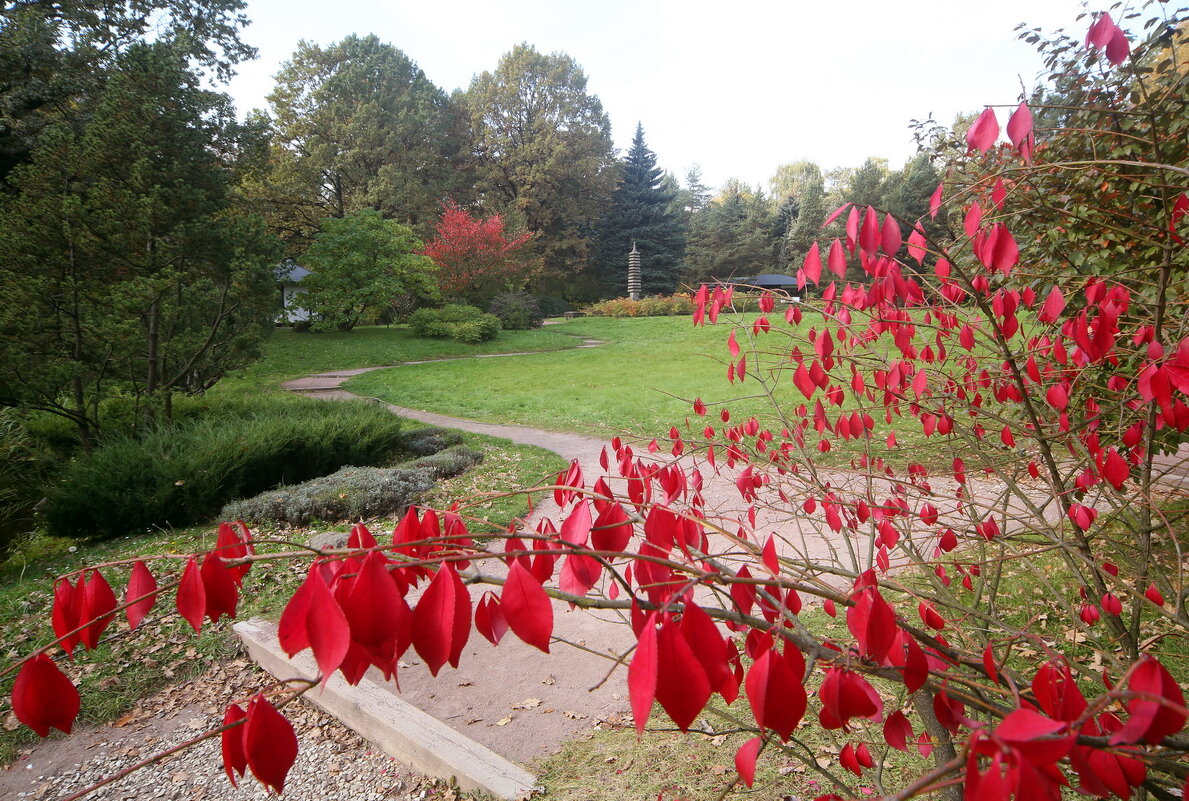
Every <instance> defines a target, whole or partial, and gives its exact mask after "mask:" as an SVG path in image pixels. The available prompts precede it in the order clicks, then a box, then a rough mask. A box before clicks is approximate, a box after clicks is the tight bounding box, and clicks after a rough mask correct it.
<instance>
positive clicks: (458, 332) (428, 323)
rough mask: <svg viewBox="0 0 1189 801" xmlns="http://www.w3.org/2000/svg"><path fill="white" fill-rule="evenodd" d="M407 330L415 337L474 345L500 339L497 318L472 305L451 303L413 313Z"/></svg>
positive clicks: (498, 320)
mask: <svg viewBox="0 0 1189 801" xmlns="http://www.w3.org/2000/svg"><path fill="white" fill-rule="evenodd" d="M409 329H410V330H411V331H412V332H413V335H414V336H418V337H424V338H427V339H454V340H457V341H459V342H466V343H469V344H474V343H476V342H483V341H485V340H488V339H495V338H496V337H497V336H499V333H500V319H499V318H498V317H496V316H495V315H493V314H485V313H484V312H482V311H480V310H479V309H476V308H475V307H474V306H462V305H459V304H450V305H448V306H443V307H442V308H440V309H418V310H417V311H415V312H413V313H412V314H410V315H409Z"/></svg>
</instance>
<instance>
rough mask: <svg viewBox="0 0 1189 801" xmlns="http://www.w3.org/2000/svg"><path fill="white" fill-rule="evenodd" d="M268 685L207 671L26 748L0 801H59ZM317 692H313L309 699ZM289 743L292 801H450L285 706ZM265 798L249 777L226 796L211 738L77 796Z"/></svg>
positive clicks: (4, 782) (319, 717) (241, 668)
mask: <svg viewBox="0 0 1189 801" xmlns="http://www.w3.org/2000/svg"><path fill="white" fill-rule="evenodd" d="M266 682H267V677H266V676H265V675H264V674H262V673H261V672H260V671H258V670H257V669H256V668H255V667H254V666H252V665H250V664H249V663H248V662H247V661H246V660H243V659H237V660H235V661H234V662H232V663H229V664H228V665H226V666H215V667H213V668H211V669H210V670H209V671H207V673H206V674H204V675H203V676H201V677H199V678H198V679H196V680H194V681H191V682H186V683H184V684H180V685H176V686H174V687H170V688H168V689H167V690H165V691H164V692H162V693H159V694H158V695H156V696H153V697H152V698H149V699H145V701H144V703H143V708H140V709H137V710H134V712H133V713H131V715H130V716H126V718H125V719H121V721H117V722H116V723H115V724H113V725H107V726H87V727H82V729H80V730H79V731H77V732H76V733H75V735H73V736H72V737H67V738H60V739H53V740H49V741H46V742H44V743H41V744H38V745H37V746H35V747H33V748H32V749H31V750H30V751H29V752H28V753H27V754H24V755H22V758H21V759H19V760H17V761H16V762H14V763H13V764H12V765H11V766H10V767H9V768H8V769H7V770H0V797H2V798H5V799H38V800H40V799H61V798H66V797H68V796H70V795H71V794H73V793H76V792H78V791H79V790H82V789H84V788H86V787H88V786H90V785H92V784H94V783H95V782H97V781H99V780H100V779H102V778H105V777H108V776H111V775H113V774H114V773H116V772H118V771H120V770H121V769H123V768H125V767H127V766H129V765H132V764H135V763H137V762H139V761H141V760H143V759H145V758H146V757H149V756H151V755H153V754H156V753H160V752H162V751H165V750H168V749H169V748H170V747H172V746H174V745H177V744H180V743H183V742H186V741H187V740H191V739H193V738H195V737H197V736H199V735H201V734H202V733H203V732H206V731H209V730H211V729H214V728H218V726H219V725H220V723H221V721H222V717H223V710H224V709H225V707H226V704H227V703H229V702H230V701H236V700H238V701H241V702H242V701H244V700H245V699H246V696H250V694H251V692H252V689H253V688H255V687H261V686H264V685H265V683H266ZM315 692H316V690H315ZM284 714H285V716H286V717H287V718H288V719H289V720H290V722H292V723H293V726H294V729H295V731H296V732H297V735H298V743H299V750H298V756H297V762H296V763H295V764H294V766H293V768H292V770H291V771H290V772H289V776H288V778H287V780H286V783H285V791H284V794H283V796H282V797H283V798H285V799H290V800H291V801H338V800H339V799H341V800H342V801H423V800H425V799H453V798H458V795H457V794H456V792H455V791H454V790H452V789H451V788H449V787H447V786H445V785H444V784H442V783H441V782H434V781H433V780H430V779H427V778H426V777H424V776H421V775H419V774H417V773H415V772H413V771H411V770H410V769H408V768H407V767H405V766H403V765H402V764H401V763H399V762H397V761H396V760H394V759H392V758H391V757H389V756H387V755H386V754H383V753H381V752H378V751H377V750H375V748H374V746H372V745H371V744H370V743H368V742H367V741H365V740H363V739H362V738H360V737H359V736H358V735H356V734H355V733H354V732H351V731H350V730H348V729H346V728H345V727H344V726H343V725H342V724H340V723H339V722H338V721H336V720H334V719H333V718H331V717H329V716H328V715H326V714H325V713H323V712H321V711H320V710H318V709H317V708H315V707H314V706H312V705H311V704H307V703H305V702H304V701H298V702H295V703H293V704H290V705H289V706H287V707H286V708H285V710H284ZM268 795H269V792H268V791H267V790H266V789H265V788H264V786H263V785H261V784H260V783H258V782H257V781H256V780H255V779H254V778H253V777H252V775H251V773H250V772H249V773H248V774H247V775H245V776H244V777H243V778H241V779H239V787H238V788H236V787H232V785H231V783H230V781H228V779H227V776H226V774H225V773H224V772H223V760H222V756H221V753H220V749H219V740H218V738H217V737H216V738H214V739H211V740H208V741H205V742H203V743H200V744H198V745H196V746H194V747H192V748H189V749H186V750H184V751H182V752H179V753H178V754H177V755H174V756H171V757H168V758H166V759H165V760H164V761H162V762H159V763H156V764H154V765H151V766H149V767H145V768H142V769H140V770H138V771H136V772H134V773H131V774H130V775H128V776H126V777H124V778H122V779H120V780H118V781H117V782H115V783H112V784H109V785H107V786H105V787H102V788H99V789H97V790H94V791H93V792H91V793H90V794H88V795H87V796H86V797H87V798H89V799H96V800H97V801H98V800H99V799H106V800H108V801H144V800H145V799H170V801H200V800H201V799H232V800H235V799H263V798H266V797H268Z"/></svg>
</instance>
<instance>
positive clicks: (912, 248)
mask: <svg viewBox="0 0 1189 801" xmlns="http://www.w3.org/2000/svg"><path fill="white" fill-rule="evenodd" d="M917 222H918V224H919V222H920V221H919V220H918V221H917ZM926 244H927V240H926V239H925V235H924V234H923V233H922V232H921V229H920V228H919V227H918V226H917V225H914V226H913V227H912V233H910V234H909V235H908V255H909V256H910V257H911V258H912V259H913V260H914V261H915V262H916V263H917V264H922V263H923V262H924V260H925V245H926Z"/></svg>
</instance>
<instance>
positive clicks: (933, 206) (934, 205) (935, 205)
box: [929, 183, 945, 220]
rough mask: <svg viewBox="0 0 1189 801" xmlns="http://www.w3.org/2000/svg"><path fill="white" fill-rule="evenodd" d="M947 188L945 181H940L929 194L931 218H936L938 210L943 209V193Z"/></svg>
mask: <svg viewBox="0 0 1189 801" xmlns="http://www.w3.org/2000/svg"><path fill="white" fill-rule="evenodd" d="M944 189H945V184H944V183H939V184H938V185H937V188H936V189H934V190H933V194H932V195H930V196H929V219H932V220H936V219H937V212H938V211H940V210H941V195H942V192H943V191H944Z"/></svg>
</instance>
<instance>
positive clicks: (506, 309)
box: [487, 292, 545, 331]
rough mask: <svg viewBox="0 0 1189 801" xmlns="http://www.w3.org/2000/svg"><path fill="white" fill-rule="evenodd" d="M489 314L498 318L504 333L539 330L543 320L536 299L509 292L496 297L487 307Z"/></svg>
mask: <svg viewBox="0 0 1189 801" xmlns="http://www.w3.org/2000/svg"><path fill="white" fill-rule="evenodd" d="M487 311H488V312H489V313H490V314H494V315H495V316H496V317H498V318H500V325H501V326H503V328H504V330H505V331H526V330H528V329H530V328H540V327H541V323H542V322H544V320H545V315H543V314H541V307H540V306H539V305H538V304H537V299H536V298H534V297H533V296H532V295H529V294H526V293H524V292H509V293H507V294H504V295H496V296H495V298H493V299H492V301H491V305H490V306H488V307H487Z"/></svg>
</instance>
